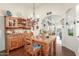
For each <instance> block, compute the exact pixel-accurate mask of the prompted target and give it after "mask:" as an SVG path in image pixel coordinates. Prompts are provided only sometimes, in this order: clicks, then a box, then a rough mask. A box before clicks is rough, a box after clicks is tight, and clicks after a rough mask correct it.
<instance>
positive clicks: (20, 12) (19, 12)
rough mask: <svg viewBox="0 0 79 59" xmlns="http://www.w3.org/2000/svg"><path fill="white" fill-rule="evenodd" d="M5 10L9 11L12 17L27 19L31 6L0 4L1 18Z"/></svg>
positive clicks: (30, 12)
mask: <svg viewBox="0 0 79 59" xmlns="http://www.w3.org/2000/svg"><path fill="white" fill-rule="evenodd" d="M6 10H10V11H11V12H12V15H13V16H14V17H16V16H21V17H23V18H27V17H28V16H29V15H31V14H32V10H33V9H32V5H31V4H22V3H13V4H11V3H2V4H1V3H0V15H1V16H3V15H4V12H5V11H6Z"/></svg>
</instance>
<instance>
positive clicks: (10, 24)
mask: <svg viewBox="0 0 79 59" xmlns="http://www.w3.org/2000/svg"><path fill="white" fill-rule="evenodd" d="M5 20H6V22H5V23H6V25H5V26H6V27H5V28H6V29H31V27H32V22H31V21H30V19H24V18H16V17H9V16H6V17H5Z"/></svg>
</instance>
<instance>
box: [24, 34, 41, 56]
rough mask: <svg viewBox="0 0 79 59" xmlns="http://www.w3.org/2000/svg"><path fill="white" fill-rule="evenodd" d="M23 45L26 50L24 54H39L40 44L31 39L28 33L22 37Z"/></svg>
mask: <svg viewBox="0 0 79 59" xmlns="http://www.w3.org/2000/svg"><path fill="white" fill-rule="evenodd" d="M24 47H25V51H26V55H27V54H28V55H29V56H39V55H41V46H40V45H38V44H37V43H35V42H33V41H32V38H31V36H30V34H28V36H26V37H25V39H24Z"/></svg>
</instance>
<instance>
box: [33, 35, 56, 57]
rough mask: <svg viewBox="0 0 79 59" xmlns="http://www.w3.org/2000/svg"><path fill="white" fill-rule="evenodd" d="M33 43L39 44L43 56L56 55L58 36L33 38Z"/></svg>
mask: <svg viewBox="0 0 79 59" xmlns="http://www.w3.org/2000/svg"><path fill="white" fill-rule="evenodd" d="M32 41H33V43H37V44H39V45H40V46H41V54H42V55H44V56H55V55H56V36H55V35H50V36H49V37H44V36H38V37H37V38H33V37H32Z"/></svg>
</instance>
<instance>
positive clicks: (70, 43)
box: [62, 6, 78, 52]
mask: <svg viewBox="0 0 79 59" xmlns="http://www.w3.org/2000/svg"><path fill="white" fill-rule="evenodd" d="M69 16H70V17H71V18H70V19H68V17H69ZM67 20H71V21H70V22H69V24H70V23H72V22H73V21H76V6H73V8H72V10H70V11H69V12H68V13H66V14H65V24H64V28H63V41H62V44H63V46H65V47H67V48H68V49H70V50H72V51H74V52H76V51H77V48H78V42H77V40H76V24H75V25H74V28H73V33H74V36H69V35H68V27H67V25H66V21H67Z"/></svg>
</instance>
